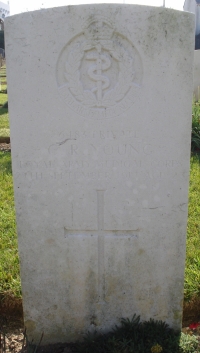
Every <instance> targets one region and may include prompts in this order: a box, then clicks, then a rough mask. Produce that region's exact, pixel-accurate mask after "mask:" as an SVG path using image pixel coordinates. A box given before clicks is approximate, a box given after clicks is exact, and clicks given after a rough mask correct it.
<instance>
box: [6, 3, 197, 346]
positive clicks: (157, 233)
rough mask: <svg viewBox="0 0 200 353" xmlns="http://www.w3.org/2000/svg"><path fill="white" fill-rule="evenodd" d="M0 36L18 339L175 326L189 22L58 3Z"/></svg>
mask: <svg viewBox="0 0 200 353" xmlns="http://www.w3.org/2000/svg"><path fill="white" fill-rule="evenodd" d="M5 30H6V55H7V75H8V93H9V111H10V120H11V142H12V160H13V174H14V187H15V202H16V210H17V224H18V237H19V252H20V259H21V277H22V289H23V303H24V316H25V325H26V327H27V332H28V337H29V339H30V340H32V339H34V341H35V342H36V341H38V340H39V338H40V336H41V333H42V332H44V341H43V343H50V342H56V341H66V340H68V341H70V340H75V339H77V338H80V337H82V334H83V333H85V332H86V331H87V330H93V329H96V330H107V329H110V328H111V327H112V326H113V324H115V323H116V322H117V320H118V318H121V317H127V316H128V317H132V315H133V314H134V313H137V314H139V315H141V318H142V319H149V318H150V317H151V318H154V319H161V320H165V321H166V322H168V323H169V324H170V325H171V326H173V327H175V328H180V325H181V314H182V299H183V279H184V261H185V234H186V221H187V201H188V174H189V157H190V126H191V100H192V89H193V84H192V66H193V48H194V39H193V38H194V33H193V32H194V19H193V15H191V14H189V13H184V12H179V11H174V10H169V9H164V8H153V7H146V6H137V5H110V4H109V5H83V6H69V7H61V8H53V9H48V10H41V11H36V12H31V13H25V14H21V15H17V16H13V17H9V18H7V19H6V24H5Z"/></svg>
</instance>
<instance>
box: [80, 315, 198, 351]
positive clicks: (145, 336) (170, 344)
mask: <svg viewBox="0 0 200 353" xmlns="http://www.w3.org/2000/svg"><path fill="white" fill-rule="evenodd" d="M120 323H121V325H120V326H115V328H114V330H113V331H112V332H110V333H107V334H104V335H99V334H97V333H96V332H94V333H88V334H87V335H86V336H85V338H84V342H81V343H78V344H77V351H78V352H79V353H82V352H84V353H101V352H102V353H103V352H104V353H111V352H112V353H148V352H149V353H150V352H151V353H161V352H162V353H197V352H200V347H198V339H197V338H196V336H194V335H189V334H183V333H181V334H180V332H178V331H175V330H173V329H171V328H169V326H168V325H167V324H166V323H165V322H163V321H156V320H153V319H150V320H149V321H144V322H141V321H140V317H139V316H136V315H134V316H133V318H132V319H131V320H130V319H121V322H120ZM189 348H190V350H188V349H189Z"/></svg>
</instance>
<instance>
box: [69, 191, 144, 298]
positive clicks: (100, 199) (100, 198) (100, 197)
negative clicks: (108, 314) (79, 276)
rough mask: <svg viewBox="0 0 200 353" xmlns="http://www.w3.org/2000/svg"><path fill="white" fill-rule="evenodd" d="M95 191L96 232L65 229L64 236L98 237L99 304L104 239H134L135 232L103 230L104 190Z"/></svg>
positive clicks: (102, 296) (101, 289) (103, 283)
mask: <svg viewBox="0 0 200 353" xmlns="http://www.w3.org/2000/svg"><path fill="white" fill-rule="evenodd" d="M96 191H97V230H92V229H91V230H69V229H67V228H66V227H65V228H64V229H65V236H66V237H68V236H71V235H73V236H76V235H80V234H81V235H83V236H88V235H91V234H92V235H97V237H98V296H99V302H104V301H105V267H104V238H105V236H108V235H112V236H129V237H130V236H132V237H135V234H134V233H133V232H137V231H138V229H135V230H105V229H104V192H105V190H96Z"/></svg>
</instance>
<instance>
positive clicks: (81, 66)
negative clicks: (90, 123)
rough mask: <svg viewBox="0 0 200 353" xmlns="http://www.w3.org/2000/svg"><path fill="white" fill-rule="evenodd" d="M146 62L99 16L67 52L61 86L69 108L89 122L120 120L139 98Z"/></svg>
mask: <svg viewBox="0 0 200 353" xmlns="http://www.w3.org/2000/svg"><path fill="white" fill-rule="evenodd" d="M142 75H143V69H142V62H141V58H140V55H139V53H138V51H137V50H136V48H135V47H134V46H133V44H132V43H131V42H130V41H129V40H128V39H127V38H126V37H125V36H124V35H121V34H120V33H118V32H117V31H116V30H115V28H114V25H113V23H111V22H110V20H108V19H106V18H104V17H101V16H96V17H94V18H92V19H91V20H88V21H87V24H85V26H84V28H83V32H82V33H80V34H79V35H77V36H76V37H74V38H72V40H71V41H70V42H69V43H67V45H66V46H65V47H64V48H63V50H62V52H61V54H60V56H59V58H58V62H57V84H58V87H59V92H60V94H61V95H62V97H63V98H64V99H65V101H66V102H67V104H68V105H69V106H70V107H71V108H72V109H73V110H74V111H76V112H77V113H78V114H80V115H82V116H84V117H87V118H107V117H113V116H117V115H119V114H120V113H122V112H123V111H124V110H126V109H128V108H129V107H130V106H131V105H132V104H133V103H134V99H135V98H136V97H137V96H139V92H140V87H141V83H142Z"/></svg>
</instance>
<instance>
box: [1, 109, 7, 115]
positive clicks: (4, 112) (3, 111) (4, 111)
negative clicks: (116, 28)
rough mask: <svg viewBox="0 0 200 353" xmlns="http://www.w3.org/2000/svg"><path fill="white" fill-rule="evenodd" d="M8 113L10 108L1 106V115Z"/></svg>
mask: <svg viewBox="0 0 200 353" xmlns="http://www.w3.org/2000/svg"><path fill="white" fill-rule="evenodd" d="M7 113H8V108H0V115H4V114H7Z"/></svg>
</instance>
